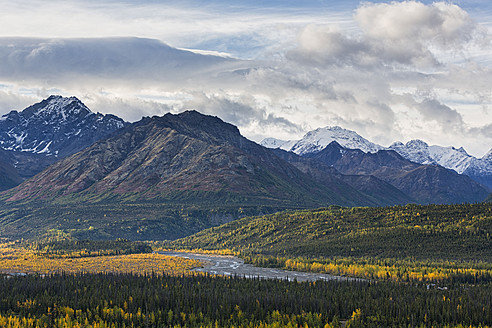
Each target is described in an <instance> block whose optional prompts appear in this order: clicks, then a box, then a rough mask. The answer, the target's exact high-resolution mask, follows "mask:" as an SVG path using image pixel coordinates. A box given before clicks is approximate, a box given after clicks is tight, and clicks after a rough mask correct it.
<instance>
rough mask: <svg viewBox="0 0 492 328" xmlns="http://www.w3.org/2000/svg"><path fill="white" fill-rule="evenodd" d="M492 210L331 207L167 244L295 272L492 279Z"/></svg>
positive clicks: (247, 221)
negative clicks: (221, 252)
mask: <svg viewBox="0 0 492 328" xmlns="http://www.w3.org/2000/svg"><path fill="white" fill-rule="evenodd" d="M491 233H492V204H491V203H483V204H460V205H414V204H412V205H406V206H392V207H358V208H357V207H354V208H346V207H339V206H331V207H328V208H321V209H317V210H303V211H284V212H279V213H275V214H271V215H265V216H259V217H248V218H243V219H240V220H237V221H233V222H230V223H227V224H225V225H222V226H220V227H214V228H210V229H207V230H204V231H201V232H199V233H197V234H195V235H192V236H189V237H186V238H183V239H179V240H176V241H172V242H168V243H163V244H162V245H163V247H165V246H166V245H167V246H168V247H173V248H178V249H179V248H182V249H198V250H221V249H227V250H230V252H231V253H235V254H240V256H241V257H242V258H244V259H245V260H246V262H249V263H253V264H255V265H259V266H271V267H281V268H284V269H289V270H299V271H313V272H320V273H331V274H335V275H348V276H355V277H361V278H366V279H389V280H393V281H420V282H443V281H445V282H446V283H450V282H451V283H452V282H454V281H460V282H466V283H477V282H478V281H481V282H490V281H492V236H491Z"/></svg>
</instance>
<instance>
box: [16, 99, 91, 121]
mask: <svg viewBox="0 0 492 328" xmlns="http://www.w3.org/2000/svg"><path fill="white" fill-rule="evenodd" d="M22 113H23V114H24V116H26V117H30V116H46V115H56V116H62V117H63V118H66V115H67V114H69V115H78V114H80V113H82V114H85V115H88V114H93V113H92V111H91V110H90V109H89V108H88V107H87V106H86V105H85V104H84V103H83V102H82V101H80V100H79V99H78V98H77V97H74V96H72V97H63V96H60V95H51V96H49V97H48V98H46V99H44V100H42V101H41V102H39V103H36V104H34V105H32V106H29V107H27V108H26V109H24V110H23V111H22Z"/></svg>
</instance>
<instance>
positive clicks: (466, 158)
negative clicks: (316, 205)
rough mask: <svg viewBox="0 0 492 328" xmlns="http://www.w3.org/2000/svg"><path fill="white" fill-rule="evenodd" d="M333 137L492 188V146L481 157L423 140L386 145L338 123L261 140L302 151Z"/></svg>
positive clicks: (311, 150)
mask: <svg viewBox="0 0 492 328" xmlns="http://www.w3.org/2000/svg"><path fill="white" fill-rule="evenodd" d="M332 141H336V142H337V143H338V144H340V145H341V146H343V147H345V148H348V149H359V150H362V151H363V152H365V153H375V152H377V151H378V150H394V151H396V152H397V153H398V154H400V155H401V156H403V157H404V158H406V159H408V160H410V161H412V162H415V163H419V164H435V165H440V166H442V167H445V168H448V169H451V170H454V171H456V172H457V173H459V174H465V175H467V176H469V177H471V178H472V179H473V180H475V181H476V182H479V183H481V184H483V185H484V186H486V187H487V188H488V189H489V190H492V149H491V151H489V153H487V154H486V155H485V156H483V157H482V158H476V157H474V156H471V155H470V154H468V153H467V152H466V150H465V149H463V147H461V148H455V147H442V146H436V145H433V146H429V145H428V144H427V143H426V142H424V141H422V140H411V141H409V142H407V143H406V144H403V143H401V142H395V143H393V144H392V145H391V146H390V147H386V148H385V147H383V146H380V145H378V144H375V143H372V142H371V141H369V140H367V139H365V138H363V137H361V136H360V135H359V134H357V133H356V132H354V131H351V130H346V129H343V128H341V127H338V126H334V127H325V128H319V129H316V130H313V131H310V132H308V133H306V134H305V135H304V137H303V138H302V139H300V140H298V141H295V140H294V141H283V140H279V139H275V138H266V139H264V140H262V142H261V144H262V145H263V146H265V147H268V148H280V149H284V150H287V151H292V152H294V153H296V154H299V155H306V154H312V153H317V152H319V151H321V150H322V149H324V148H325V147H326V146H327V145H328V144H330V143H331V142H332Z"/></svg>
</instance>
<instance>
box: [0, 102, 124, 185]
mask: <svg viewBox="0 0 492 328" xmlns="http://www.w3.org/2000/svg"><path fill="white" fill-rule="evenodd" d="M127 124H128V123H127V122H125V121H123V120H122V119H121V118H118V117H116V116H115V115H111V114H107V115H104V114H101V113H93V112H92V111H91V110H90V109H89V108H87V106H85V105H84V104H83V103H82V102H81V101H80V100H79V99H77V98H76V97H69V98H66V97H61V96H50V97H49V98H47V99H45V100H43V101H41V102H39V103H36V104H34V105H32V106H29V107H28V108H26V109H24V110H23V111H21V112H18V111H16V110H13V111H11V112H9V113H8V114H5V115H3V116H2V117H1V118H0V147H1V148H3V150H4V153H3V155H4V156H2V162H4V163H5V164H10V165H11V166H14V167H16V169H17V172H18V174H19V176H20V177H21V178H22V179H26V178H29V177H31V176H33V175H35V174H36V173H39V172H41V171H42V170H43V169H45V168H46V167H48V166H49V165H51V164H53V163H54V162H56V161H58V160H59V159H60V158H64V157H66V156H69V155H71V154H74V153H76V152H78V151H80V150H82V149H84V148H86V147H87V146H90V145H92V144H93V143H94V142H96V141H97V140H100V139H102V138H104V137H106V136H108V135H110V134H111V133H113V132H114V131H116V130H118V129H121V128H122V127H124V126H125V125H127ZM1 187H2V186H0V190H2V189H6V187H8V185H6V186H3V188H1Z"/></svg>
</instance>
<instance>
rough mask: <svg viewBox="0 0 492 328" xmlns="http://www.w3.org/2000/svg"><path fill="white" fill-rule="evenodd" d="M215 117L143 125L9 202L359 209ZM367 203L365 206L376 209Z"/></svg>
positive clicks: (52, 171)
mask: <svg viewBox="0 0 492 328" xmlns="http://www.w3.org/2000/svg"><path fill="white" fill-rule="evenodd" d="M331 188H332V186H326V185H322V184H319V183H317V182H316V181H315V180H313V179H311V178H310V177H309V176H307V175H305V174H303V173H302V172H300V171H299V170H297V169H296V168H295V167H293V166H292V165H290V164H288V163H286V162H285V161H283V160H281V159H280V158H278V157H277V156H275V155H274V154H273V153H272V152H271V151H270V150H269V149H266V148H264V147H261V146H260V145H258V144H256V143H254V142H252V141H249V140H248V139H246V138H244V137H243V136H241V135H240V133H239V130H238V129H237V128H236V127H235V126H233V125H231V124H228V123H225V122H223V121H221V120H220V119H218V118H216V117H211V116H206V115H202V114H200V113H198V112H196V111H188V112H184V113H182V114H179V115H172V114H166V115H165V116H163V117H152V118H144V119H142V120H141V121H140V122H137V123H135V124H132V125H130V126H128V127H127V128H125V129H123V130H121V131H119V133H117V134H115V135H113V136H112V137H110V138H108V139H105V140H102V141H99V142H96V143H95V144H93V145H92V146H90V147H88V148H86V149H84V150H83V151H81V152H79V153H77V154H75V155H72V156H70V157H68V158H66V159H64V160H61V161H59V162H57V163H55V164H53V165H52V166H50V167H49V168H48V169H46V170H45V171H43V172H41V173H40V174H38V175H36V176H35V177H33V178H32V179H30V180H29V181H27V182H25V183H23V184H22V185H20V186H19V187H17V188H15V189H13V190H12V191H11V192H10V193H9V194H10V197H9V200H10V201H14V200H22V199H30V200H32V199H44V200H46V199H55V198H57V199H58V200H60V197H62V198H63V197H66V198H71V199H81V198H83V199H84V200H96V199H97V200H101V199H105V200H107V199H112V200H114V199H124V200H128V199H131V200H150V199H152V200H156V199H160V200H163V199H165V200H170V199H172V200H180V201H183V200H193V202H205V201H217V200H218V199H222V198H227V199H229V201H230V202H237V203H238V204H243V205H246V204H248V203H254V204H258V203H261V204H277V205H278V204H289V205H291V206H294V205H297V206H310V205H315V204H330V203H336V204H345V205H351V204H352V205H354V204H356V203H355V202H354V201H353V200H352V197H351V195H350V194H343V193H340V192H338V190H337V191H336V192H335V191H333V190H332V189H331ZM370 203H371V201H368V200H366V201H365V202H363V201H361V202H360V203H359V204H370Z"/></svg>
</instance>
